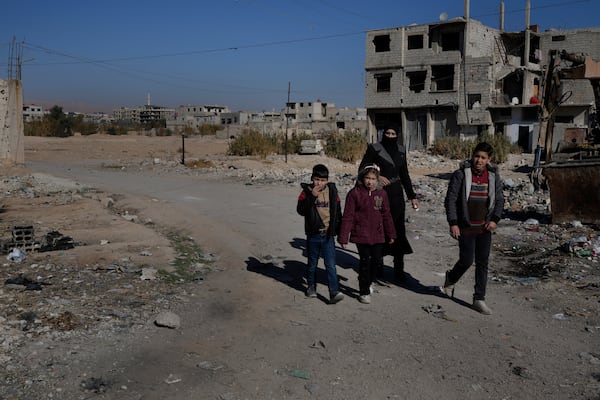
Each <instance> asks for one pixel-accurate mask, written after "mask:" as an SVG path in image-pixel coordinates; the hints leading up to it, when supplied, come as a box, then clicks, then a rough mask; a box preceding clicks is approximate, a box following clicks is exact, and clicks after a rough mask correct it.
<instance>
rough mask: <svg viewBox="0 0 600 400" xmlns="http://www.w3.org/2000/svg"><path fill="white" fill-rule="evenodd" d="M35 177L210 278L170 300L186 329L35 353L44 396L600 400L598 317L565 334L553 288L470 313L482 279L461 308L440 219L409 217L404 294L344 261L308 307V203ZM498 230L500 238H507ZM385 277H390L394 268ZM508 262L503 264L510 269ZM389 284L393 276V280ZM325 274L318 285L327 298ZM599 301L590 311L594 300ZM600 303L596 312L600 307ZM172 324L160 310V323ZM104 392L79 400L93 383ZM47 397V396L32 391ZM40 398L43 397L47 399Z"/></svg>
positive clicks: (505, 296)
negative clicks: (183, 242) (332, 299)
mask: <svg viewBox="0 0 600 400" xmlns="http://www.w3.org/2000/svg"><path fill="white" fill-rule="evenodd" d="M88 161H89V160H85V162H78V161H77V160H73V159H71V160H69V162H57V161H55V160H50V161H48V160H46V161H36V162H31V163H28V167H29V168H30V169H31V170H33V171H40V172H41V171H43V172H44V173H47V174H51V175H55V176H59V177H63V178H68V179H70V180H74V181H77V182H79V183H80V184H81V185H83V186H90V187H95V188H99V189H101V190H102V191H104V192H106V193H114V194H116V193H118V194H119V195H122V196H124V197H125V201H126V203H127V205H128V207H130V208H131V209H133V210H135V211H136V213H137V214H138V215H139V216H143V217H144V218H149V219H152V221H153V222H154V224H156V225H157V226H168V227H172V228H177V229H179V230H182V231H185V232H187V233H188V234H189V235H190V236H192V237H193V238H194V239H195V240H196V241H197V242H198V243H199V244H200V245H201V247H202V248H203V249H205V250H206V251H207V252H211V253H214V254H216V256H217V261H216V262H215V268H214V271H213V272H212V273H210V274H209V275H208V276H207V277H206V279H205V280H204V281H202V282H201V283H199V284H195V285H185V286H174V287H173V289H172V292H171V293H170V294H169V295H170V296H173V297H174V298H175V299H176V301H175V302H174V303H169V304H171V305H172V306H171V307H170V309H171V310H172V311H174V312H176V313H177V314H178V315H179V316H180V317H181V326H180V327H179V328H178V329H165V328H158V327H156V326H154V325H153V324H152V323H151V322H150V321H149V322H148V324H146V325H144V326H141V327H137V328H135V329H124V330H123V331H121V332H120V334H118V335H110V336H107V337H102V336H93V337H86V336H85V335H78V336H71V337H64V338H62V339H61V340H57V341H56V342H45V341H42V343H43V344H42V345H40V346H36V344H35V343H31V344H29V345H27V346H25V347H24V349H23V351H25V352H27V354H28V356H29V358H30V360H31V359H33V360H35V363H40V364H41V363H44V364H45V365H51V367H48V370H51V371H52V373H50V372H48V375H47V376H42V377H41V378H40V382H41V383H39V387H47V386H46V383H47V382H48V381H50V377H51V376H58V377H60V381H59V382H60V383H59V384H58V385H59V389H60V391H58V392H56V391H50V392H48V393H40V392H37V393H38V394H39V395H40V396H42V395H43V396H47V397H55V398H64V399H80V398H81V399H83V398H98V399H167V398H168V399H228V400H235V399H306V398H326V399H366V398H368V399H438V398H445V399H571V398H578V399H598V398H600V385H599V382H598V380H599V374H600V364H599V362H598V358H597V355H598V352H599V351H600V348H599V347H600V346H599V345H600V340H599V339H598V337H599V336H598V335H599V334H600V332H599V331H598V329H597V327H598V326H599V325H600V320H599V318H598V315H592V316H589V315H588V314H586V315H582V316H577V315H572V316H570V317H569V318H566V319H560V318H555V317H553V316H555V315H556V314H557V313H558V312H559V311H560V310H561V308H560V307H561V306H560V304H561V303H560V299H554V300H552V298H553V297H556V296H557V295H559V294H560V292H557V291H555V289H556V288H555V287H553V286H544V285H542V284H537V285H516V284H514V283H509V282H506V281H502V280H499V281H491V282H490V284H489V287H488V288H489V289H488V291H489V293H488V305H489V306H490V307H491V308H492V309H493V311H494V314H493V315H491V316H484V315H481V314H478V313H476V312H474V311H473V310H471V308H470V307H469V303H470V299H471V294H472V286H473V282H474V279H473V275H472V271H469V272H468V273H467V275H466V276H465V277H464V278H463V279H462V280H461V282H460V283H459V284H458V285H457V290H456V298H455V299H449V298H447V297H445V296H442V295H441V294H440V293H439V292H438V291H437V290H436V286H438V285H439V284H441V283H442V281H443V273H444V271H445V270H446V269H447V268H448V267H449V266H450V265H451V264H452V263H453V262H454V261H455V258H456V256H457V247H456V243H455V242H454V241H453V240H452V239H451V238H450V237H449V235H448V234H447V228H446V224H445V219H444V216H443V210H442V208H441V205H440V204H439V203H437V202H424V203H423V205H422V207H421V210H420V211H418V212H411V213H410V215H409V218H410V222H409V224H408V226H407V227H408V232H409V240H410V241H411V243H412V245H413V247H414V249H415V254H413V255H411V256H408V257H407V260H406V262H407V271H408V273H409V274H410V275H411V278H410V279H409V281H408V283H407V284H405V285H403V286H398V285H395V284H394V283H393V282H391V281H390V282H387V283H386V284H385V285H383V286H378V287H377V288H376V293H374V295H373V301H372V303H371V304H370V305H364V304H360V303H359V302H358V301H357V299H356V297H357V291H356V289H357V287H358V282H357V279H356V278H357V274H356V272H355V270H354V268H355V266H356V264H357V259H356V254H355V253H354V252H353V251H352V250H350V251H342V250H341V249H339V251H338V265H339V267H338V273H339V275H340V279H341V287H342V291H343V292H344V293H345V295H346V298H345V299H344V300H343V301H342V302H341V303H338V304H336V305H328V304H327V302H326V296H327V290H326V286H325V285H324V284H321V285H319V287H318V292H319V294H320V296H319V298H318V299H307V298H305V297H304V293H303V290H304V283H303V266H304V262H305V258H304V256H303V254H302V250H303V248H304V235H303V230H302V227H303V226H302V220H301V219H300V217H299V216H297V215H296V214H295V203H296V196H297V194H298V192H299V187H296V186H295V185H289V184H278V185H274V184H260V183H254V184H247V183H244V182H235V181H232V180H219V179H215V178H214V176H210V177H209V176H203V175H182V174H176V173H167V172H163V173H161V174H155V173H150V172H149V171H148V170H139V171H134V170H131V169H118V168H100V167H99V166H98V165H94V163H91V164H90V163H89V162H88ZM499 229H500V230H502V229H503V227H502V223H501V224H500V228H499ZM386 261H388V262H387V265H390V263H389V261H390V260H386ZM505 262H506V260H504V259H503V258H502V256H501V254H499V253H498V252H495V253H494V255H493V257H492V264H493V265H499V264H502V263H505ZM386 272H387V275H388V276H389V277H390V278H391V275H392V274H391V269H389V268H388V270H387V271H386ZM324 279H325V276H324V274H322V275H320V277H319V281H320V282H321V283H324V282H325V281H324ZM592 297H593V296H592ZM592 301H596V305H597V299H595V300H594V299H592ZM156 311H157V312H158V311H161V310H160V309H159V308H157V310H156ZM92 378H94V379H97V380H96V381H92V382H96V383H98V382H100V383H101V384H98V385H97V386H98V387H100V386H102V388H101V390H100V389H99V390H95V391H94V390H87V391H84V390H82V387H81V386H82V381H86V380H87V381H88V382H89V381H90V379H92ZM29 385H30V389H31V392H29V393H36V391H35V387H36V385H38V382H31V383H30V384H29ZM38 398H42V397H38Z"/></svg>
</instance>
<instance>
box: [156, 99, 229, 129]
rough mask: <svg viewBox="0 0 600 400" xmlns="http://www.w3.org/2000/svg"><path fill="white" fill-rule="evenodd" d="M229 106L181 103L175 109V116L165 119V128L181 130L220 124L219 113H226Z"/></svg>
mask: <svg viewBox="0 0 600 400" xmlns="http://www.w3.org/2000/svg"><path fill="white" fill-rule="evenodd" d="M228 112H229V108H227V107H226V106H218V105H197V104H188V105H182V106H179V107H177V108H176V109H175V118H174V119H172V120H167V128H169V129H172V130H183V129H184V128H193V129H196V128H198V127H199V126H201V125H218V124H221V115H223V114H225V113H228Z"/></svg>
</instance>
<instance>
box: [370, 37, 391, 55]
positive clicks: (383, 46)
mask: <svg viewBox="0 0 600 400" xmlns="http://www.w3.org/2000/svg"><path fill="white" fill-rule="evenodd" d="M390 42H391V39H390V35H378V36H375V37H374V38H373V44H374V45H375V53H381V52H384V51H390Z"/></svg>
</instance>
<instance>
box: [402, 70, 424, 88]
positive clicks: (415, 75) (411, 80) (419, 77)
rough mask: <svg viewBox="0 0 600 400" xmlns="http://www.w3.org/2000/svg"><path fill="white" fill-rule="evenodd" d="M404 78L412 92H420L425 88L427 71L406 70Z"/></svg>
mask: <svg viewBox="0 0 600 400" xmlns="http://www.w3.org/2000/svg"><path fill="white" fill-rule="evenodd" d="M406 79H408V89H409V90H410V91H411V92H413V93H420V92H422V91H424V90H425V81H426V80H427V71H407V72H406Z"/></svg>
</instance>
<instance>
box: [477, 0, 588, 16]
mask: <svg viewBox="0 0 600 400" xmlns="http://www.w3.org/2000/svg"><path fill="white" fill-rule="evenodd" d="M590 1H591V0H572V1H563V2H560V3H551V4H543V5H541V6H534V7H530V10H540V9H544V8H554V7H563V6H569V5H572V4H581V3H589V2H590ZM523 11H525V8H518V9H515V10H509V11H505V12H504V13H505V14H515V13H518V12H523ZM498 15H500V12H499V11H498V12H493V13H489V14H480V15H475V16H473V18H481V17H495V16H498Z"/></svg>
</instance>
